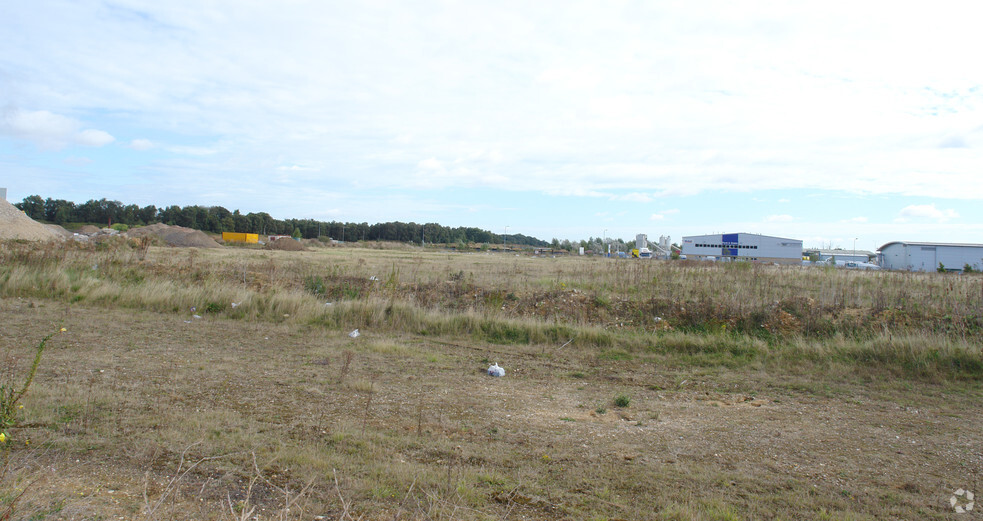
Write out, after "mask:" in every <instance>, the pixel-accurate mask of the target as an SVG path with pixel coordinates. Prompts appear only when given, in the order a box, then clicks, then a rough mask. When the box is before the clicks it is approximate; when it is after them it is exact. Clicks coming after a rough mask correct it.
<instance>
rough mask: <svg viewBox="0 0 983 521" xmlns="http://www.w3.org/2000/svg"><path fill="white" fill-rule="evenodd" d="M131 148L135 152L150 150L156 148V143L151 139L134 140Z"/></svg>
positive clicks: (131, 142)
mask: <svg viewBox="0 0 983 521" xmlns="http://www.w3.org/2000/svg"><path fill="white" fill-rule="evenodd" d="M130 148H132V149H133V150H141V151H142V150H150V149H151V148H154V143H153V142H152V141H150V140H149V139H134V140H133V141H130Z"/></svg>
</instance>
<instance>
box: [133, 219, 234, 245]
mask: <svg viewBox="0 0 983 521" xmlns="http://www.w3.org/2000/svg"><path fill="white" fill-rule="evenodd" d="M150 234H153V235H156V236H158V237H160V239H161V240H162V241H164V242H165V243H167V244H168V245H169V246H179V247H185V248H221V245H219V243H217V242H215V240H214V239H212V238H211V237H209V236H208V235H206V234H205V232H203V231H201V230H192V229H191V228H185V227H183V226H168V225H166V224H162V223H157V224H151V225H150V226H141V227H139V228H133V229H132V230H129V231H128V232H126V236H127V237H143V236H145V235H150Z"/></svg>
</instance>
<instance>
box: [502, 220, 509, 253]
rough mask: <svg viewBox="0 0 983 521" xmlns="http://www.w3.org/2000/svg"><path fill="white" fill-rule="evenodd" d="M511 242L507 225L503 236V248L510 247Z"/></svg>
mask: <svg viewBox="0 0 983 521" xmlns="http://www.w3.org/2000/svg"><path fill="white" fill-rule="evenodd" d="M508 243H509V226H508V225H505V235H503V236H502V249H503V250H506V249H508V246H509V245H508Z"/></svg>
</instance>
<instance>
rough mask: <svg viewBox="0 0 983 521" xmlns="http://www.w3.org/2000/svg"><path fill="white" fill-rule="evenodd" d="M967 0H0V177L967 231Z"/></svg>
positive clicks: (250, 204)
mask: <svg viewBox="0 0 983 521" xmlns="http://www.w3.org/2000/svg"><path fill="white" fill-rule="evenodd" d="M981 15H983V4H980V3H979V2H972V1H969V0H964V1H947V0H941V1H936V2H931V3H929V2H913V1H912V2H908V1H897V0H895V1H891V2H887V1H877V0H870V1H862V2H857V1H856V0H850V1H838V0H830V1H824V2H799V1H793V0H790V1H787V2H786V1H776V0H771V1H762V0H748V1H742V2H733V1H731V0H726V1H724V0H719V1H718V0H701V1H700V2H692V1H661V0H643V1H617V0H605V1H593V2H579V1H572V0H564V1H549V0H542V1H536V2H528V1H510V0H495V1H485V0H472V1H452V0H440V1H435V0H415V1H413V2H395V1H381V0H366V1H358V2H340V1H326V0H312V1H303V0H280V1H269V0H268V1H254V0H235V1H228V0H211V1H197V0H196V1H185V0H169V1H167V2H159V1H138V0H119V1H114V2H102V1H87V0H73V1H64V2H63V1H53V0H32V1H30V2H24V1H16V0H0V35H3V37H2V41H3V43H2V44H0V187H6V188H7V199H8V201H11V202H19V201H20V200H22V199H23V198H24V197H27V196H29V195H32V194H38V195H41V196H42V197H44V198H47V197H53V198H55V199H67V200H70V201H75V202H76V203H82V202H85V201H87V200H89V199H101V198H103V197H105V198H108V199H114V200H119V201H121V202H123V203H125V204H131V203H132V204H138V205H141V206H145V205H148V204H154V205H157V206H169V205H173V204H176V205H180V206H185V205H193V204H197V205H202V206H213V205H220V206H224V207H225V208H227V209H229V210H235V209H239V210H240V211H242V212H243V213H247V212H267V213H269V214H271V215H272V216H273V217H275V218H279V219H285V218H311V219H318V220H324V221H332V220H335V221H346V222H369V223H375V222H385V221H404V222H410V221H413V222H418V223H422V222H437V223H440V224H443V225H447V226H475V227H478V228H482V229H487V230H491V231H492V232H495V233H506V231H507V233H522V234H525V235H530V236H535V237H538V238H541V239H545V240H551V239H552V238H559V239H561V240H562V239H570V240H580V239H586V238H588V237H599V236H606V237H618V238H623V239H632V238H634V236H635V235H636V234H639V233H645V234H647V235H648V236H649V238H650V240H652V239H656V238H658V237H659V236H661V235H668V236H670V237H671V238H672V241H673V242H681V241H680V238H681V237H682V236H684V235H700V234H709V233H720V232H748V233H762V234H767V235H778V236H781V237H790V238H797V239H801V240H803V241H804V244H805V246H807V247H808V246H821V247H843V248H847V249H849V248H853V247H856V248H858V249H866V250H875V249H877V248H878V247H879V246H881V245H883V244H885V243H886V242H889V241H894V240H909V241H941V242H975V243H981V242H983V204H981V202H983V179H981V174H983V89H981V86H983V67H981V66H980V58H979V50H980V49H983V31H981V30H980V29H979V20H980V19H981V18H983V16H981Z"/></svg>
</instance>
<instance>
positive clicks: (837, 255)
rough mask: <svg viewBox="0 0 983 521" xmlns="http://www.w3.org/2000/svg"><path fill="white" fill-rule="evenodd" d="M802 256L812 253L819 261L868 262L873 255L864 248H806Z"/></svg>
mask: <svg viewBox="0 0 983 521" xmlns="http://www.w3.org/2000/svg"><path fill="white" fill-rule="evenodd" d="M802 254H803V255H804V256H806V257H809V256H812V255H815V256H816V260H818V261H820V262H870V259H871V257H874V256H875V255H874V254H873V253H871V252H869V251H866V250H844V249H837V250H816V249H806V250H805V251H804V252H803V253H802Z"/></svg>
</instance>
